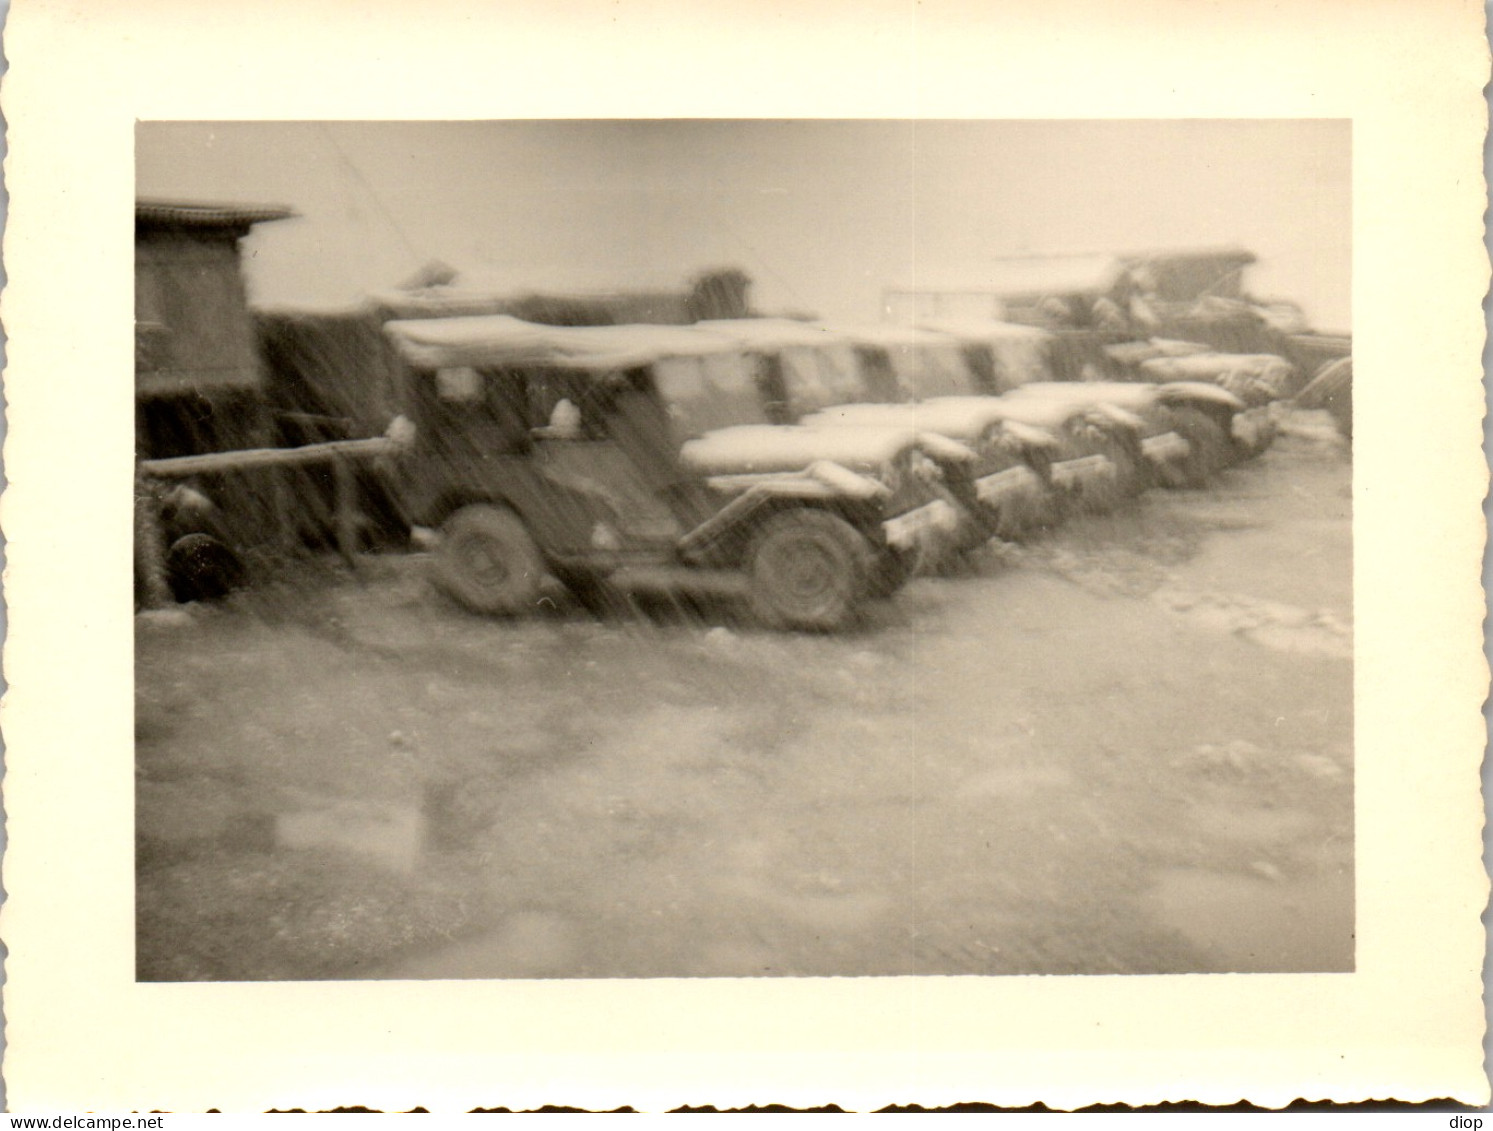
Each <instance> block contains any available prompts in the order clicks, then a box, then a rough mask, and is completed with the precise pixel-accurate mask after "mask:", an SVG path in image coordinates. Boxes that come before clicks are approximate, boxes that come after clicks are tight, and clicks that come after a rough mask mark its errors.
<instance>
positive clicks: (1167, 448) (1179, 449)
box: [1140, 432, 1192, 463]
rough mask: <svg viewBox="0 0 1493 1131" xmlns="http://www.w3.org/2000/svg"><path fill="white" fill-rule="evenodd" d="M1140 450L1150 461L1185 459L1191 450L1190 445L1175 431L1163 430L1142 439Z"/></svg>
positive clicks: (1164, 461)
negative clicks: (1158, 433)
mask: <svg viewBox="0 0 1493 1131" xmlns="http://www.w3.org/2000/svg"><path fill="white" fill-rule="evenodd" d="M1140 450H1141V454H1143V455H1144V456H1145V457H1146V459H1148V460H1150V461H1151V462H1152V463H1172V462H1174V461H1181V460H1184V459H1186V458H1187V457H1188V455H1189V454H1191V452H1192V445H1191V444H1189V443H1188V442H1187V440H1186V439H1185V438H1184V437H1182V436H1179V435H1177V433H1175V432H1163V433H1161V434H1160V435H1159V436H1147V437H1145V438H1144V439H1142V440H1141V442H1140Z"/></svg>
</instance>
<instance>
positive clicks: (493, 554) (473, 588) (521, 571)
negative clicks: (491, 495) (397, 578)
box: [435, 504, 545, 615]
mask: <svg viewBox="0 0 1493 1131" xmlns="http://www.w3.org/2000/svg"><path fill="white" fill-rule="evenodd" d="M544 575H545V568H544V558H543V557H542V556H541V555H540V553H539V547H537V546H535V545H534V539H533V538H531V537H530V536H529V532H528V530H526V529H525V528H524V524H523V520H522V519H520V518H519V517H518V515H516V514H514V513H513V512H512V511H511V510H508V509H507V508H506V507H497V506H490V505H487V504H477V505H473V506H468V507H462V508H461V510H459V511H457V512H456V513H455V514H453V515H452V516H451V517H450V518H449V519H447V520H446V523H445V525H443V526H442V527H441V543H440V548H439V550H438V551H437V553H436V561H435V582H436V585H437V586H439V587H440V589H441V590H442V591H443V592H445V593H446V594H447V595H448V596H450V597H452V598H453V599H455V600H456V602H457V603H458V604H461V605H463V606H465V607H466V608H468V609H470V610H472V611H473V612H477V613H488V614H493V615H497V614H512V613H518V612H524V611H526V610H528V609H531V608H533V607H534V603H535V601H536V600H537V599H538V597H539V587H540V584H541V582H542V581H543V580H544Z"/></svg>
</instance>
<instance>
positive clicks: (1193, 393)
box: [1152, 381, 1245, 412]
mask: <svg viewBox="0 0 1493 1131" xmlns="http://www.w3.org/2000/svg"><path fill="white" fill-rule="evenodd" d="M1152 388H1154V389H1155V390H1156V395H1157V396H1158V397H1160V398H1161V400H1162V401H1163V402H1164V403H1166V404H1186V403H1187V402H1189V401H1209V402H1211V403H1213V404H1220V405H1227V406H1228V407H1229V408H1231V409H1234V410H1235V411H1236V412H1237V411H1238V410H1240V409H1242V408H1244V407H1245V404H1244V401H1243V400H1241V399H1240V398H1239V397H1237V396H1235V395H1234V394H1233V393H1231V392H1229V391H1228V390H1227V389H1225V388H1224V387H1223V386H1222V385H1212V384H1209V383H1207V382H1206V381H1165V382H1162V383H1161V384H1159V385H1153V386H1152Z"/></svg>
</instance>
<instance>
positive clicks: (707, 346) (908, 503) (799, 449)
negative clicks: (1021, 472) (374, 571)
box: [386, 315, 956, 629]
mask: <svg viewBox="0 0 1493 1131" xmlns="http://www.w3.org/2000/svg"><path fill="white" fill-rule="evenodd" d="M386 330H387V332H388V334H389V336H390V338H391V339H392V341H393V342H394V344H395V346H396V347H397V349H398V351H399V352H400V354H401V356H402V357H403V359H404V362H405V364H406V367H407V370H408V389H409V393H408V401H409V409H408V415H409V416H410V418H411V420H412V421H413V423H414V425H415V437H414V440H413V442H412V445H411V452H410V458H409V459H408V461H407V470H406V477H405V479H406V481H405V487H406V495H407V505H408V508H409V512H410V517H411V519H412V521H414V522H415V523H417V524H420V525H424V526H431V527H438V528H439V530H440V540H439V543H438V549H437V553H436V568H435V579H436V581H437V583H438V585H439V586H440V587H441V588H442V589H443V590H445V591H446V592H447V593H449V594H450V595H451V596H452V597H454V598H455V599H456V600H457V601H458V602H460V603H461V604H463V605H465V606H467V607H468V608H471V609H473V610H476V611H480V612H487V613H511V612H519V611H522V610H525V609H528V608H531V607H532V606H533V605H534V603H535V602H536V601H537V600H538V599H539V596H540V586H541V584H542V582H543V580H544V578H545V576H546V575H547V574H548V575H552V576H554V577H556V578H558V579H559V580H561V581H563V582H565V583H566V584H568V585H570V586H571V587H572V588H574V589H576V590H577V591H579V592H580V593H582V594H585V593H587V592H588V591H591V590H593V589H594V588H595V587H596V586H598V585H601V584H604V583H605V581H606V579H608V578H609V577H611V576H612V575H614V574H615V573H617V571H619V570H625V569H626V568H627V567H637V566H647V567H651V568H654V569H655V570H657V569H663V570H665V571H668V570H677V571H681V572H680V573H679V574H678V580H679V583H680V584H681V586H687V585H688V583H689V582H688V577H687V576H686V575H685V574H684V573H683V572H682V571H701V570H709V571H717V572H720V573H729V574H734V575H737V576H740V577H744V578H745V581H746V591H747V595H748V598H749V601H750V604H751V606H752V608H753V610H754V611H755V613H756V614H757V615H758V616H759V617H760V618H761V619H762V620H764V621H765V622H767V623H769V624H771V625H773V626H776V627H783V628H793V629H835V628H839V627H841V626H843V625H845V624H846V623H847V622H849V621H850V620H852V619H853V618H854V616H855V615H856V613H857V611H858V609H859V608H860V607H861V605H862V603H863V602H864V601H866V600H867V599H868V598H870V597H871V596H873V595H875V594H877V593H878V592H885V591H887V590H889V589H890V588H892V587H893V586H894V584H895V581H896V580H897V579H898V578H900V576H901V575H902V573H903V565H902V562H903V559H904V557H905V555H906V553H907V552H908V551H909V550H910V549H912V548H915V547H916V546H917V545H918V544H919V543H920V542H921V541H925V540H929V539H933V538H935V537H936V536H937V535H938V533H939V531H940V530H942V529H945V528H947V527H948V526H949V525H951V524H952V523H953V522H954V521H955V520H956V516H955V515H954V513H953V508H952V507H951V506H950V505H949V503H947V502H946V501H945V500H944V499H942V498H940V497H938V496H937V494H936V493H933V492H930V490H929V489H928V484H927V480H926V478H925V477H924V476H923V475H922V474H920V473H921V471H922V468H921V466H920V461H921V460H925V459H926V457H923V456H922V455H921V453H920V451H919V446H918V443H917V438H916V436H915V435H914V434H912V433H911V432H910V431H907V430H878V431H875V432H864V433H862V432H857V431H852V430H849V429H846V430H842V431H841V432H839V433H826V432H824V431H821V430H816V429H808V428H799V427H794V426H789V425H774V424H765V423H762V421H763V420H764V418H765V417H764V404H765V403H768V402H769V401H770V400H771V399H772V398H773V397H774V396H776V395H777V394H776V393H775V392H774V390H773V389H771V388H770V387H768V386H767V384H766V383H765V379H764V374H763V373H762V371H761V368H760V366H758V365H757V364H756V363H755V361H754V359H752V358H751V357H749V356H747V355H746V354H744V353H743V352H742V351H741V350H740V349H739V348H737V346H736V345H735V343H733V342H731V341H730V340H728V339H726V338H723V337H722V336H720V335H715V334H711V333H710V332H708V331H705V330H698V329H694V328H688V327H670V326H606V327H555V326H541V325H536V324H533V323H526V322H522V321H520V320H517V319H514V318H509V317H505V316H501V315H494V316H483V317H471V318H447V319H429V320H419V321H403V322H391V323H389V324H388V326H387V327H386Z"/></svg>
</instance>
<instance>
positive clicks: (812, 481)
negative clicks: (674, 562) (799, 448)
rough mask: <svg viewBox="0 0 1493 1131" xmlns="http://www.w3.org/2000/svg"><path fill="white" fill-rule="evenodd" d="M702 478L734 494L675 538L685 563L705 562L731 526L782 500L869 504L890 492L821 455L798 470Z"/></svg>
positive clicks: (736, 526) (883, 497)
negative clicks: (720, 506)
mask: <svg viewBox="0 0 1493 1131" xmlns="http://www.w3.org/2000/svg"><path fill="white" fill-rule="evenodd" d="M706 483H707V484H708V485H709V486H710V487H711V488H713V489H714V490H717V491H722V492H725V493H728V494H735V495H736V497H735V498H733V499H732V500H731V501H730V502H729V503H727V504H726V505H725V506H724V507H722V508H721V509H720V510H718V511H717V512H716V513H715V514H713V515H711V516H710V517H709V518H708V519H706V520H705V521H704V522H702V523H701V524H700V525H699V526H697V527H695V528H694V529H693V530H691V531H689V532H688V533H687V534H685V535H684V537H683V538H681V539H680V540H679V547H678V549H679V555H680V557H682V558H683V559H684V560H685V561H687V562H692V563H698V562H701V561H703V560H704V559H705V558H706V557H707V556H709V554H710V552H711V550H712V549H713V548H715V547H716V546H718V545H720V544H721V543H722V542H723V541H725V540H726V539H728V538H729V537H730V535H731V534H732V532H733V531H736V530H739V529H741V527H742V526H743V525H744V524H746V523H748V522H750V521H751V520H752V519H754V518H756V517H757V515H759V514H760V513H761V512H762V511H763V510H764V509H765V508H767V507H770V506H773V505H775V504H777V503H779V502H782V501H783V500H787V499H792V500H799V501H804V502H810V503H813V504H815V505H819V506H827V505H829V504H831V503H833V502H834V501H836V500H840V501H845V502H851V503H858V504H860V505H861V506H867V505H872V504H875V503H879V502H881V501H882V500H884V499H885V498H886V497H888V496H889V495H890V494H891V491H890V490H888V488H887V487H886V485H885V484H883V483H880V482H878V481H877V480H875V479H872V478H871V477H870V476H868V475H861V474H860V473H859V472H855V471H851V470H850V469H849V468H847V467H842V466H841V465H840V464H837V463H832V462H831V461H829V460H819V461H818V462H816V463H814V464H812V465H810V467H809V468H808V469H807V470H805V471H801V472H786V473H783V472H780V473H768V474H746V475H718V476H712V477H711V478H710V479H707V480H706Z"/></svg>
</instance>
